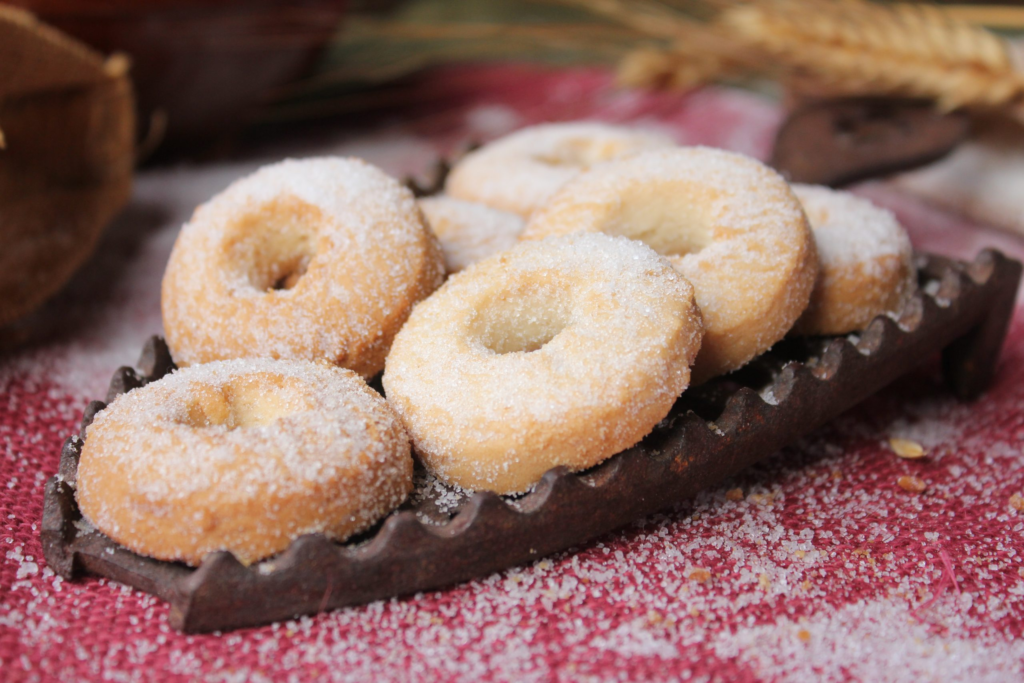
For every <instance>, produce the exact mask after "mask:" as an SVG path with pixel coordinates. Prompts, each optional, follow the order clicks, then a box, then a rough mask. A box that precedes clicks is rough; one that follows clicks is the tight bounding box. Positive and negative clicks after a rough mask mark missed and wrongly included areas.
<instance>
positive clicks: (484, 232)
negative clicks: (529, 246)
mask: <svg viewBox="0 0 1024 683" xmlns="http://www.w3.org/2000/svg"><path fill="white" fill-rule="evenodd" d="M418 203H419V205H420V210H422V211H423V215H424V216H426V218H427V223H428V224H429V225H430V229H431V230H433V231H434V234H435V235H437V239H438V241H439V242H440V243H441V251H442V252H443V253H444V266H445V269H446V270H447V271H448V273H449V274H450V273H457V272H459V271H460V270H462V269H463V268H465V267H466V266H468V265H469V264H471V263H475V262H477V261H479V260H481V259H484V258H487V257H488V256H490V255H491V254H496V253H497V252H499V251H504V250H506V249H511V248H512V247H514V246H515V245H516V244H517V243H518V242H519V233H521V232H522V231H523V224H524V223H523V219H522V218H521V217H519V216H517V215H516V214H514V213H509V212H508V211H502V210H501V209H494V208H491V207H490V206H487V205H486V204H479V203H477V202H467V201H465V200H463V199H456V198H455V197H447V196H445V195H438V196H436V197H424V198H423V199H420V200H418Z"/></svg>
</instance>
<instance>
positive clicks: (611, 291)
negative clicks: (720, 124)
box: [383, 234, 702, 494]
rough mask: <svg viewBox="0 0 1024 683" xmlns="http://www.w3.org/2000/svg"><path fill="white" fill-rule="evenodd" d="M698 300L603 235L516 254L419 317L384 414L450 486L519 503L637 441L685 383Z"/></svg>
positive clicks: (680, 281)
mask: <svg viewBox="0 0 1024 683" xmlns="http://www.w3.org/2000/svg"><path fill="white" fill-rule="evenodd" d="M701 333H702V325H701V320H700V312H699V310H698V309H697V305H696V303H695V301H694V298H693V288H692V287H691V286H690V284H689V283H688V282H687V281H686V280H685V279H684V278H683V277H682V276H680V275H679V273H677V272H676V271H675V269H673V268H672V266H671V264H670V263H669V262H668V261H667V260H665V259H664V258H662V257H660V256H658V255H657V254H656V253H655V252H654V251H652V250H651V249H649V248H648V247H646V246H644V245H643V244H641V243H639V242H636V241H633V240H628V239H625V238H621V237H620V238H615V237H609V236H607V235H600V234H580V235H571V236H567V237H555V238H552V239H550V240H544V241H538V242H529V243H524V244H520V245H519V246H517V247H516V248H514V249H512V250H510V251H506V252H502V253H500V254H496V255H494V256H492V257H490V258H488V259H486V260H484V261H480V262H478V263H475V264H473V265H472V266H470V267H469V268H467V269H466V270H464V271H462V272H461V273H457V274H455V275H453V276H452V277H451V278H449V280H448V282H446V283H445V284H444V285H443V286H442V287H441V288H440V289H439V290H438V291H437V292H435V293H434V294H433V295H431V296H430V297H429V298H428V299H426V300H425V301H423V302H421V303H420V304H418V305H417V306H416V308H415V309H414V310H413V313H412V315H411V316H410V318H409V322H407V323H406V325H405V327H403V328H402V330H401V331H400V332H399V333H398V336H397V337H395V343H394V345H393V346H392V348H391V353H390V354H389V355H388V359H387V365H386V367H385V370H384V378H383V381H384V388H385V391H386V393H387V397H388V401H389V402H390V403H391V404H392V405H393V406H394V407H395V409H396V410H397V412H398V414H399V415H400V416H401V417H402V420H403V421H404V422H405V425H406V427H407V428H408V430H409V432H410V435H411V437H412V439H413V444H414V447H415V450H416V452H417V454H418V455H419V456H420V457H421V458H422V460H423V462H424V463H425V464H426V466H427V467H428V468H429V469H430V470H432V471H433V472H434V473H435V474H436V475H437V476H438V477H439V478H441V479H442V480H444V481H446V482H449V483H453V484H458V485H459V486H462V487H465V488H470V489H488V490H491V491H496V492H498V493H503V494H504V493H514V492H519V491H524V490H526V489H527V488H529V487H530V486H531V485H533V484H535V483H536V482H537V481H538V480H539V479H540V478H541V476H543V474H544V473H545V472H546V471H547V470H549V469H551V468H552V467H555V466H558V465H564V466H565V467H568V468H569V469H570V470H573V471H579V470H584V469H586V468H588V467H591V466H593V465H596V464H598V463H600V462H602V461H603V460H605V459H607V458H608V457H610V456H612V455H614V454H615V453H618V452H619V451H622V450H624V449H626V448H629V447H630V446H632V445H633V444H635V443H637V442H638V441H639V440H640V439H642V438H643V437H644V436H645V435H646V434H647V433H648V432H650V431H651V429H652V428H653V427H654V426H655V425H656V424H657V423H658V422H659V421H660V420H661V419H662V418H664V417H665V415H666V414H667V413H668V411H669V409H670V408H671V407H672V404H673V403H674V402H675V400H676V398H677V397H678V396H679V394H680V393H682V391H683V390H684V389H686V387H687V385H688V384H689V382H690V364H691V363H692V362H693V359H694V357H695V356H696V355H697V351H698V349H699V348H700V340H701Z"/></svg>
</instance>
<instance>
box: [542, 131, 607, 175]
mask: <svg viewBox="0 0 1024 683" xmlns="http://www.w3.org/2000/svg"><path fill="white" fill-rule="evenodd" d="M626 152H627V146H626V144H625V143H624V142H622V141H621V140H591V139H586V138H577V139H572V138H570V139H567V140H559V141H558V142H557V143H556V144H555V145H554V146H553V147H552V148H551V149H549V150H546V151H544V152H539V153H537V154H534V155H533V158H534V159H536V160H537V161H539V162H541V163H542V164H547V165H548V166H571V167H575V168H589V167H590V166H593V165H594V164H598V163H600V162H602V161H610V160H612V159H617V158H619V157H621V156H622V155H623V154H625V153H626Z"/></svg>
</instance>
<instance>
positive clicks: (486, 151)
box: [445, 122, 674, 218]
mask: <svg viewBox="0 0 1024 683" xmlns="http://www.w3.org/2000/svg"><path fill="white" fill-rule="evenodd" d="M673 144H674V143H673V142H672V141H671V140H670V139H668V138H667V137H664V136H662V135H658V134H656V133H649V132H646V131H639V130H635V129H632V128H626V127H623V126H612V125H608V124H606V123H588V122H573V123H546V124H541V125H538V126H531V127H529V128H523V129H522V130H519V131H516V132H515V133H512V134H511V135H507V136H505V137H503V138H500V139H498V140H495V141H494V142H491V143H489V144H487V145H484V146H483V147H481V148H480V149H478V150H476V151H473V152H470V153H469V154H467V155H466V156H465V157H464V158H463V159H462V160H461V161H459V163H457V164H456V165H455V167H454V168H452V170H451V173H449V174H448V178H447V180H446V182H445V193H446V194H448V195H450V196H452V197H456V198H458V199H465V200H467V201H471V202H480V203H481V204H487V205H488V206H493V207H494V208H496V209H501V210H503V211H511V212H512V213H516V214H519V215H520V216H522V217H524V218H528V217H529V216H530V214H532V213H533V212H534V211H536V210H537V209H539V208H540V207H542V206H544V205H545V204H546V203H547V202H548V200H549V199H550V198H551V197H552V195H554V194H555V192H557V191H558V189H559V188H561V187H562V186H563V185H565V184H566V183H567V182H569V181H570V180H572V179H573V178H575V177H576V176H578V175H579V174H580V173H582V172H583V171H585V170H586V169H587V168H589V167H590V166H593V165H594V164H597V163H600V162H602V161H608V160H609V159H618V158H620V157H623V156H626V155H629V154H633V153H635V152H641V151H644V150H650V149H660V148H662V147H670V146H672V145H673Z"/></svg>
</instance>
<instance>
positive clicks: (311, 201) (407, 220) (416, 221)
mask: <svg viewBox="0 0 1024 683" xmlns="http://www.w3.org/2000/svg"><path fill="white" fill-rule="evenodd" d="M443 277H444V262H443V260H442V257H441V250H440V248H439V247H438V245H437V241H436V239H435V238H434V236H433V234H432V233H431V232H430V230H429V228H427V227H426V225H425V224H424V222H423V219H422V215H421V213H420V211H419V210H418V209H417V207H416V200H415V199H413V196H412V193H411V192H409V190H407V189H406V188H404V187H402V186H401V185H400V184H399V183H398V182H397V181H396V180H394V179H392V178H390V177H389V176H387V175H386V174H385V173H384V172H383V171H381V170H380V169H378V168H376V167H374V166H371V165H370V164H367V163H366V162H364V161H361V160H359V159H340V158H320V159H306V160H303V161H284V162H281V163H277V164H273V165H271V166H266V167H264V168H262V169H260V170H259V171H257V172H256V173H254V174H253V175H251V176H249V177H247V178H243V179H242V180H239V181H237V182H235V183H234V184H232V185H231V186H230V187H229V188H228V189H227V190H225V191H224V192H222V193H221V194H219V195H217V196H216V197H214V198H213V199H212V200H210V201H209V202H207V203H206V204H204V205H202V206H200V207H199V208H198V209H196V212H195V214H194V215H193V217H192V220H191V221H190V222H189V223H188V224H186V225H185V227H184V228H182V230H181V234H180V235H178V240H177V242H176V243H175V244H174V250H173V251H172V252H171V258H170V261H169V262H168V264H167V270H166V272H165V273H164V280H163V288H162V292H161V306H162V309H163V321H164V333H165V335H166V337H167V344H168V346H169V347H170V349H171V355H172V356H173V357H174V360H175V362H177V363H178V365H179V366H186V365H194V364H197V363H208V362H210V361H214V360H224V359H228V358H253V357H270V358H286V359H295V360H326V361H328V362H330V363H334V364H336V365H340V366H342V367H346V368H349V369H351V370H354V371H356V372H358V373H359V374H361V375H363V376H364V377H371V376H373V375H375V374H376V373H378V372H380V370H381V369H382V368H383V367H384V357H385V356H386V355H387V351H388V348H389V347H390V346H391V340H392V339H393V338H394V335H395V333H396V332H397V331H398V328H400V327H401V326H402V324H403V323H404V322H405V319H406V318H407V317H408V316H409V312H410V311H411V310H412V306H413V304H415V303H416V302H417V301H419V300H420V299H422V298H424V297H425V296H427V295H428V294H430V292H432V291H433V290H434V289H435V288H436V287H437V286H438V285H440V283H441V281H442V279H443Z"/></svg>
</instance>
